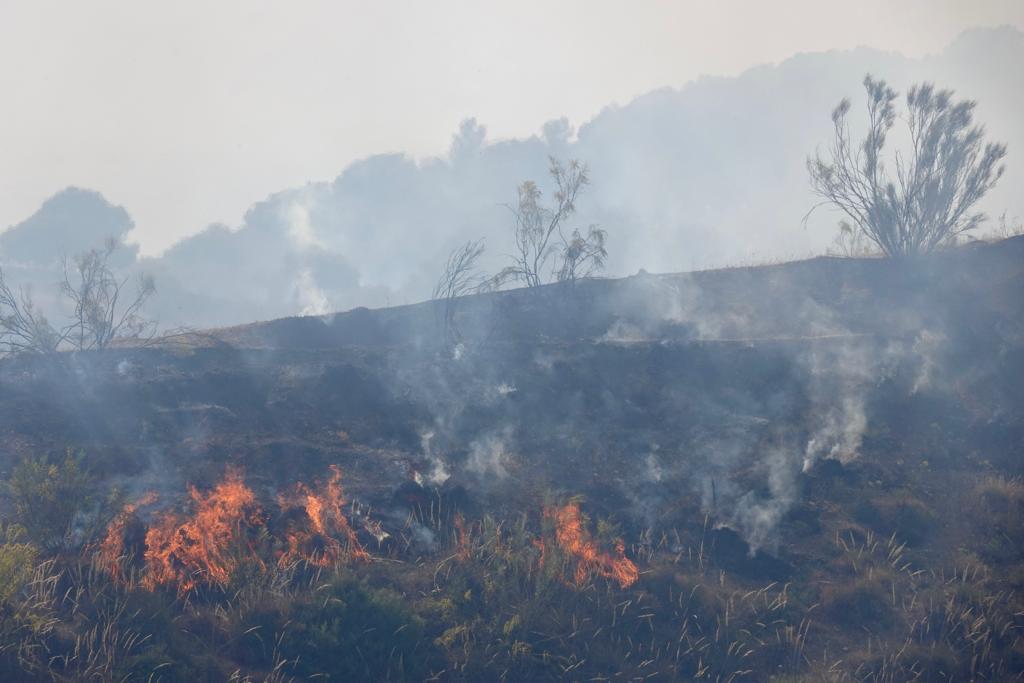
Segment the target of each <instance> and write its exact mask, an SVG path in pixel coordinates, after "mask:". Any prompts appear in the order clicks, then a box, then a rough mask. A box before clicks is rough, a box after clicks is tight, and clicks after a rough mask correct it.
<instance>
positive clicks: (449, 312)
mask: <svg viewBox="0 0 1024 683" xmlns="http://www.w3.org/2000/svg"><path fill="white" fill-rule="evenodd" d="M482 253H484V241H483V240H482V239H481V240H476V241H469V242H466V243H465V244H464V245H462V246H461V247H458V248H457V249H455V250H453V251H452V252H451V254H449V255H448V261H447V262H445V267H444V271H443V272H442V273H441V277H440V278H438V280H437V284H436V285H435V286H434V292H433V295H432V296H431V298H432V299H434V301H435V302H436V304H437V305H439V306H440V307H441V310H440V317H441V325H442V330H443V332H442V334H443V336H444V342H445V345H448V346H451V345H455V344H458V343H459V342H460V341H462V334H461V332H460V331H459V328H458V324H457V321H456V319H455V313H456V307H457V305H458V299H459V297H463V296H466V295H467V294H473V293H475V292H477V291H479V290H480V289H481V287H483V286H484V283H486V282H487V277H486V276H485V275H483V274H481V273H480V272H479V271H477V269H476V260H477V259H478V258H479V257H480V255H481V254H482Z"/></svg>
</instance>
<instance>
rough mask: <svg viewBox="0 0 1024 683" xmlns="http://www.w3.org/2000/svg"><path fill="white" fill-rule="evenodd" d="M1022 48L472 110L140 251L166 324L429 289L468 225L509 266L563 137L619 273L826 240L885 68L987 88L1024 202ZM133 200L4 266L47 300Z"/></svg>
mask: <svg viewBox="0 0 1024 683" xmlns="http://www.w3.org/2000/svg"><path fill="white" fill-rule="evenodd" d="M1022 63H1024V34H1022V33H1021V32H1020V31H1018V30H1016V29H1012V28H1009V27H1003V28H995V29H978V30H973V31H968V32H966V33H964V34H963V35H962V36H961V37H960V38H959V39H958V40H956V41H955V42H954V43H953V44H951V45H950V46H948V47H947V48H946V49H945V50H944V51H943V52H941V53H940V54H937V55H933V56H930V57H926V58H923V59H907V58H905V57H903V56H901V55H899V54H896V53H892V52H880V51H877V50H872V49H866V48H861V49H857V50H852V51H842V52H839V51H831V52H825V53H813V54H801V55H797V56H794V57H792V58H791V59H788V60H786V61H784V62H782V63H780V64H778V65H765V66H760V67H756V68H753V69H750V70H749V71H747V72H745V73H744V74H742V75H740V76H739V77H737V78H703V79H699V80H697V81H695V82H692V83H689V84H687V85H685V86H683V87H680V88H664V89H661V90H657V91H654V92H651V93H648V94H646V95H643V96H641V97H638V98H636V99H635V100H633V101H631V102H628V103H626V104H623V105H612V106H609V107H607V108H606V109H604V110H603V111H601V112H600V113H599V114H597V115H596V116H595V117H594V118H593V119H591V120H589V121H587V122H584V123H582V124H581V125H579V126H578V128H576V127H574V126H573V124H572V123H570V122H568V121H565V120H555V121H550V122H548V123H546V124H544V125H543V127H542V130H541V132H540V133H539V134H538V135H536V136H534V137H531V138H528V139H516V140H489V139H488V138H487V133H486V122H485V121H484V122H476V121H474V120H472V119H470V120H467V121H466V122H464V124H463V125H462V127H461V128H460V130H459V131H458V132H457V133H456V135H455V136H454V137H453V140H452V145H451V149H450V151H449V154H448V156H447V157H445V158H434V159H425V160H414V159H411V158H409V157H406V156H403V155H399V154H387V155H378V156H373V157H370V158H367V159H365V160H363V161H360V162H357V163H354V164H352V165H350V166H349V167H347V168H345V169H343V170H342V172H341V173H340V174H339V175H338V177H337V178H335V179H334V180H332V181H329V182H326V181H325V182H317V183H311V184H308V185H306V186H304V187H297V188H289V189H284V190H282V191H281V192H278V193H276V194H274V195H272V196H270V197H267V198H266V199H264V200H262V201H260V202H258V203H256V204H254V205H253V206H252V207H251V209H250V210H249V211H248V212H247V214H246V217H245V220H244V222H243V223H242V225H239V226H224V225H211V226H209V227H208V228H206V229H205V230H203V231H202V232H200V233H198V234H196V235H194V236H192V237H189V238H187V239H185V240H183V241H181V242H179V243H178V244H176V245H174V246H173V247H171V248H170V249H168V250H167V251H166V252H165V253H164V254H162V255H161V256H159V257H155V258H136V251H135V250H134V249H131V250H129V251H128V253H125V254H124V255H123V257H122V258H123V259H124V261H122V265H128V264H129V263H131V264H133V267H134V268H137V269H143V270H146V271H148V272H151V273H152V274H154V275H155V276H156V281H157V287H158V291H159V294H158V296H157V297H156V298H155V299H154V300H153V302H152V310H153V312H154V314H155V316H156V317H157V318H159V319H160V320H161V322H162V324H163V325H165V326H176V325H182V324H188V325H195V326H210V325H226V324H236V323H241V322H247V321H251V320H258V319H259V320H266V319H270V318H275V317H280V316H285V315H294V314H299V313H309V314H320V313H326V312H330V311H337V310H346V309H349V308H353V307H356V306H371V307H377V306H384V305H387V304H396V303H408V302H413V301H418V300H423V299H425V298H426V297H427V296H428V294H429V292H430V289H431V287H432V285H433V283H434V281H435V279H436V277H437V275H438V271H439V269H440V266H441V264H442V263H443V261H444V258H445V257H446V255H447V254H448V252H449V251H450V250H451V249H452V248H453V247H454V246H456V245H457V244H459V243H461V242H463V241H465V240H467V239H475V238H478V237H484V238H486V242H487V247H488V252H487V254H486V255H485V258H484V260H483V262H482V265H483V266H484V267H485V268H488V269H490V270H492V271H493V270H496V269H498V268H499V267H500V265H501V262H502V261H503V258H504V255H505V254H506V253H508V252H509V251H510V250H511V248H512V244H511V238H510V235H509V225H510V216H509V214H508V211H507V209H506V208H505V207H504V206H502V204H503V203H506V202H511V201H512V200H513V199H514V196H515V187H516V185H517V184H518V183H519V182H521V181H522V180H525V179H535V180H537V181H538V182H540V184H541V187H542V188H544V189H549V184H548V183H547V182H546V181H547V180H548V179H547V177H546V169H547V158H548V156H549V155H550V156H555V157H558V158H561V159H566V158H579V159H581V160H584V161H586V162H587V163H588V164H589V165H590V169H591V176H592V179H593V183H592V185H591V186H590V187H589V188H588V190H587V193H586V195H585V196H584V198H583V199H582V200H581V201H580V203H579V213H578V215H577V217H576V220H575V224H578V225H581V226H586V225H588V224H592V223H593V224H599V225H601V226H602V227H604V228H605V229H607V230H608V231H609V245H608V248H609V254H610V256H609V262H608V269H607V274H608V275H611V276H617V275H625V274H630V273H634V272H636V271H637V270H639V269H641V268H643V269H646V270H648V271H652V272H667V271H681V270H690V269H702V268H708V267H714V266H721V265H727V264H735V263H742V262H749V261H751V260H771V259H780V258H792V257H799V256H806V255H810V254H815V253H822V252H823V251H824V250H825V249H826V248H827V246H828V244H829V243H830V242H831V240H832V238H833V236H834V225H835V222H836V220H837V218H838V216H837V215H836V214H834V213H830V212H829V211H825V210H822V211H819V212H817V213H816V214H814V215H813V216H812V217H811V219H810V220H809V222H808V224H807V225H806V226H804V225H802V223H801V219H802V217H803V216H804V214H805V213H806V212H807V210H808V209H809V208H810V207H811V206H812V205H813V204H814V201H815V200H814V197H813V196H812V195H811V193H810V191H809V189H808V186H807V175H806V169H805V166H804V161H805V159H806V156H807V155H808V154H809V153H811V152H813V151H814V149H815V148H816V147H818V146H823V145H825V144H827V142H828V140H829V134H830V129H831V121H830V119H829V113H830V111H831V109H832V107H833V106H834V105H835V104H836V103H837V102H838V101H839V99H840V98H842V97H843V96H851V97H853V99H854V104H855V107H856V106H858V104H860V103H861V98H860V95H861V94H862V89H861V86H860V81H861V79H862V78H863V75H864V74H865V73H867V72H870V73H872V74H874V75H876V76H879V77H882V78H885V79H887V80H889V81H890V83H891V84H892V85H894V86H895V87H896V88H897V89H900V90H905V88H906V87H907V86H908V85H909V84H912V83H915V82H919V81H922V80H930V81H934V82H935V83H937V84H938V85H940V86H942V87H950V88H953V89H955V90H956V91H957V94H958V95H959V96H962V97H969V98H973V99H976V100H977V101H978V108H977V120H978V121H980V122H982V123H984V124H985V125H986V127H987V130H988V133H989V136H990V138H991V139H994V140H998V141H1002V142H1006V143H1008V145H1009V150H1010V151H1009V156H1008V164H1007V165H1008V170H1007V173H1006V176H1005V177H1004V178H1003V180H1002V182H1001V183H1000V184H999V186H997V187H996V189H995V190H994V191H993V192H992V193H991V194H990V195H989V196H988V197H986V199H985V202H984V206H983V207H982V208H984V209H985V210H986V211H987V212H988V213H989V214H990V216H993V217H994V216H997V215H999V214H1001V213H1003V212H1004V211H1005V212H1007V213H1008V215H1009V216H1010V217H1014V216H1021V215H1024V203H1022V200H1021V198H1020V197H1019V193H1015V192H1014V189H1015V188H1016V187H1018V186H1019V180H1018V179H1019V178H1020V177H1021V174H1022V173H1024V172H1022V171H1020V170H1019V165H1018V163H1017V154H1018V152H1017V150H1019V149H1024V144H1022V143H1024V127H1022V124H1021V119H1020V116H1019V112H1020V111H1022V110H1024V94H1022V93H1024V89H1022V88H1021V86H1022V85H1024V76H1022V74H1021V72H1020V70H1019V69H1015V68H1009V67H1011V66H1012V65H1017V64H1022ZM856 120H857V119H856V118H855V119H854V121H856ZM154 191H155V192H158V191H159V189H158V188H155V189H154ZM167 201H174V199H173V197H168V199H167ZM130 213H131V207H130V206H128V207H114V206H112V205H110V204H109V203H107V202H106V201H105V200H104V199H103V198H102V197H101V196H99V195H98V194H95V193H92V192H88V191H84V190H76V189H69V190H64V191H62V192H60V193H59V194H58V195H56V196H55V197H54V198H52V199H51V200H49V201H47V202H46V203H44V205H43V206H42V207H41V208H40V209H39V211H38V212H37V213H36V214H34V215H33V216H31V217H29V218H27V219H26V220H25V221H23V222H21V223H19V224H18V225H15V226H13V227H11V228H9V229H8V230H7V231H6V232H4V233H2V234H0V265H3V267H4V268H5V270H6V271H7V272H8V279H9V280H10V281H12V282H31V283H33V285H34V292H35V294H36V296H37V297H38V298H40V299H43V300H48V299H49V297H51V296H52V293H53V291H54V286H53V283H54V282H56V281H57V280H58V279H59V276H60V274H59V269H58V267H57V266H58V264H59V261H60V255H61V253H62V252H66V253H74V252H76V251H79V250H82V249H84V248H86V247H87V246H89V245H94V244H99V243H100V242H102V240H103V238H104V237H108V236H118V237H127V238H128V239H129V240H130V239H131V229H132V222H131V218H130Z"/></svg>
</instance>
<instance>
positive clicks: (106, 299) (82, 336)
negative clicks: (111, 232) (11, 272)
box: [60, 240, 156, 351]
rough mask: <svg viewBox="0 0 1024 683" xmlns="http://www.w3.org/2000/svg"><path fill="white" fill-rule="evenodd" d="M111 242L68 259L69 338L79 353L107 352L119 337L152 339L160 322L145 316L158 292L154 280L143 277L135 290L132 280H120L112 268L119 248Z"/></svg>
mask: <svg viewBox="0 0 1024 683" xmlns="http://www.w3.org/2000/svg"><path fill="white" fill-rule="evenodd" d="M117 246H118V243H117V242H116V241H115V240H108V241H107V243H106V245H105V246H104V248H103V249H92V250H90V251H87V252H85V253H84V254H79V255H78V256H75V257H74V258H73V259H72V260H71V262H70V263H69V261H68V259H66V258H65V259H64V281H63V282H62V283H61V286H60V287H61V293H63V294H64V296H66V297H67V298H68V299H69V300H70V301H71V303H72V304H73V306H74V312H73V316H72V323H71V325H70V326H69V327H68V332H67V338H68V339H69V340H70V341H71V343H72V344H73V345H74V347H75V348H76V349H78V350H79V351H84V350H89V349H105V348H107V347H108V346H110V343H111V342H112V341H114V340H115V339H117V338H132V339H149V338H152V337H153V335H154V334H155V332H156V323H155V322H154V321H152V320H149V319H147V318H145V317H143V316H142V314H141V312H142V307H143V305H144V304H145V303H146V301H147V300H149V298H150V297H151V296H152V295H153V294H154V293H155V292H156V286H155V285H154V282H153V278H152V277H150V276H148V275H145V274H140V275H139V276H138V278H137V282H136V285H135V288H134V291H129V290H128V288H127V285H128V281H129V279H130V278H128V277H125V278H119V277H118V276H116V275H115V274H114V272H113V271H112V270H111V269H110V265H109V261H110V256H111V254H113V253H114V250H115V249H116V248H117Z"/></svg>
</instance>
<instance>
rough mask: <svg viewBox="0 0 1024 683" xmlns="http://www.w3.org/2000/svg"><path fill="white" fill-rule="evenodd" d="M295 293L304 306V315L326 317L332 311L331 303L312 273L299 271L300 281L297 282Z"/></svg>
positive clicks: (302, 311) (306, 270)
mask: <svg viewBox="0 0 1024 683" xmlns="http://www.w3.org/2000/svg"><path fill="white" fill-rule="evenodd" d="M295 291H296V295H297V297H298V300H299V303H300V304H301V305H302V309H301V311H300V312H301V313H302V315H326V314H327V313H330V311H331V303H330V302H329V301H328V300H327V295H326V294H324V291H323V290H322V289H320V287H318V286H317V284H316V279H315V278H314V277H313V273H312V271H310V270H309V269H308V268H303V269H302V270H300V271H299V276H298V280H296V282H295Z"/></svg>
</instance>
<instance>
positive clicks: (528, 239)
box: [495, 158, 604, 287]
mask: <svg viewBox="0 0 1024 683" xmlns="http://www.w3.org/2000/svg"><path fill="white" fill-rule="evenodd" d="M550 162H551V165H550V168H549V172H550V173H551V177H552V178H553V179H554V181H555V187H556V189H555V194H554V200H555V202H554V206H553V207H550V208H549V207H547V206H544V205H543V203H542V196H541V191H540V188H538V187H537V184H536V183H534V182H533V181H531V180H527V181H526V182H524V183H522V184H521V185H520V186H519V190H518V194H519V196H518V201H517V202H516V204H515V205H514V206H510V207H509V209H510V210H511V211H512V215H513V217H514V218H515V224H514V226H513V237H514V239H515V243H516V251H515V253H514V254H513V256H512V259H513V263H512V265H510V266H508V267H507V268H505V269H504V270H502V271H501V272H500V273H498V275H496V276H495V283H496V284H503V283H505V282H508V281H518V282H522V283H524V284H525V285H526V286H527V287H539V286H540V285H542V284H544V276H545V274H546V273H548V272H551V273H553V274H555V275H556V276H557V275H558V274H559V273H561V272H562V271H563V270H564V268H563V265H564V264H563V265H556V266H555V267H554V268H552V267H551V261H552V259H554V258H557V257H558V256H559V255H561V257H562V259H563V260H564V258H565V257H566V256H567V255H571V256H572V257H573V258H574V259H575V260H576V264H575V265H574V266H572V267H570V268H569V270H568V271H566V273H567V275H569V274H572V273H574V272H577V270H578V266H582V265H583V264H584V263H591V264H593V259H592V258H590V257H588V258H587V259H586V260H585V261H583V262H580V261H579V256H580V254H582V252H578V251H576V250H573V249H572V248H571V246H570V245H571V242H570V240H567V239H566V238H565V236H564V234H563V233H562V228H563V224H564V222H565V220H566V219H567V218H569V216H571V215H572V214H573V213H575V212H576V198H577V197H578V196H579V194H580V192H582V191H583V188H584V187H586V186H587V185H588V184H589V183H590V178H589V177H588V175H587V167H586V165H585V164H581V163H580V162H579V161H576V160H572V161H570V162H569V163H568V164H567V165H564V166H563V165H562V164H561V163H560V162H559V161H558V160H557V159H554V158H551V159H550ZM592 230H593V229H592ZM574 236H579V233H578V232H576V233H574ZM588 238H590V235H589V234H588ZM588 238H581V239H583V240H584V242H586V239H588ZM603 250H604V237H603V231H602V232H601V244H600V251H602V252H603ZM601 258H602V259H603V256H601Z"/></svg>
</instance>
